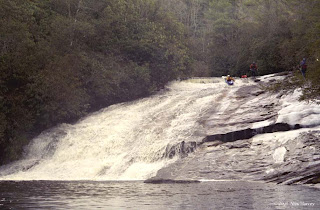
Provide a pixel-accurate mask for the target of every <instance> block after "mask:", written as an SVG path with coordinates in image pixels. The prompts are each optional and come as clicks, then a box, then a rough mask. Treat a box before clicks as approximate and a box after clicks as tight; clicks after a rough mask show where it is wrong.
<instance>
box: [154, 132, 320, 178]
mask: <svg viewBox="0 0 320 210" xmlns="http://www.w3.org/2000/svg"><path fill="white" fill-rule="evenodd" d="M275 135H276V133H275ZM277 135H278V136H279V135H280V134H279V133H278V134H277ZM289 135H292V134H289ZM281 136H283V133H282V134H281V135H280V138H279V139H280V140H273V139H268V138H270V137H264V136H263V135H262V136H257V137H256V138H253V139H247V140H237V141H234V142H226V143H223V142H220V141H214V142H205V143H203V144H202V145H201V146H199V147H198V148H197V151H196V152H195V153H194V154H193V155H189V156H188V157H185V158H183V159H180V160H179V161H177V162H175V163H174V164H172V165H170V166H169V167H167V168H163V169H161V170H160V171H159V172H158V174H157V178H167V179H178V180H188V179H216V180H219V179H237V180H264V181H270V182H276V183H284V184H294V183H302V184H304V183H319V177H320V176H319V175H320V131H317V132H316V131H313V132H303V133H301V134H300V135H298V136H297V137H296V138H293V139H291V140H288V141H284V142H282V141H281ZM277 138H278V137H277Z"/></svg>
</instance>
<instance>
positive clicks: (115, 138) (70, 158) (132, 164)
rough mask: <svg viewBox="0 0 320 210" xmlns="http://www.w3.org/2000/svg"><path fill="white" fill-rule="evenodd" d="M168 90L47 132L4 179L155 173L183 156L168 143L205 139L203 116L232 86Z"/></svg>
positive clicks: (1, 171)
mask: <svg viewBox="0 0 320 210" xmlns="http://www.w3.org/2000/svg"><path fill="white" fill-rule="evenodd" d="M239 83H240V81H239ZM232 88H236V85H235V86H234V87H232ZM166 89H167V90H166V91H163V92H161V93H158V94H156V95H154V96H151V97H149V98H145V99H141V100H138V101H134V102H129V103H122V104H117V105H113V106H110V107H108V108H105V109H103V110H101V111H99V112H96V113H93V114H91V115H89V116H88V117H86V118H84V119H82V120H80V121H79V122H78V123H76V124H74V125H70V124H62V125H60V126H57V127H56V128H53V129H51V130H49V131H45V132H43V133H42V134H41V135H39V136H38V137H37V138H35V139H34V140H33V141H32V142H31V143H30V145H29V146H28V147H27V148H26V152H25V153H26V154H25V157H24V158H23V159H22V160H20V161H17V162H15V163H12V164H10V165H7V166H3V167H2V168H0V179H2V180H140V179H146V178H149V177H151V176H154V175H155V174H156V172H157V171H158V170H159V169H160V168H162V167H164V166H166V165H168V164H170V163H172V162H174V161H175V160H176V159H178V158H179V157H178V156H176V157H174V158H172V159H169V158H168V157H167V156H166V151H167V147H168V145H174V144H177V143H179V142H182V141H186V142H187V141H200V140H201V139H203V138H204V137H205V135H206V134H205V131H204V130H203V127H202V125H201V123H200V119H201V117H202V116H203V113H205V112H206V111H207V110H209V109H212V107H214V105H213V104H214V103H215V101H216V99H217V97H219V95H221V94H222V93H223V92H224V91H228V90H230V87H228V86H227V85H225V83H224V81H223V80H222V79H221V78H208V79H201V80H200V79H198V80H197V79H195V80H187V81H182V82H172V83H171V84H170V85H168V87H167V88H166Z"/></svg>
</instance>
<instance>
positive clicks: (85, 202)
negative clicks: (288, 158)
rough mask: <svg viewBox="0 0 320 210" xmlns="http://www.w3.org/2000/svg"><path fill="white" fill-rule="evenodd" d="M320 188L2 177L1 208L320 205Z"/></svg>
mask: <svg viewBox="0 0 320 210" xmlns="http://www.w3.org/2000/svg"><path fill="white" fill-rule="evenodd" d="M319 197H320V190H319V189H317V188H311V187H306V186H287V185H276V184H272V183H268V184H266V183H260V182H242V181H205V182H200V183H189V184H172V183H171V184H157V185H155V184H146V183H143V182H141V181H113V182H109V181H18V182H13V181H2V182H0V209H153V210H154V209H217V210H218V209H219V210H220V209H264V210H266V209H319V208H320V201H319Z"/></svg>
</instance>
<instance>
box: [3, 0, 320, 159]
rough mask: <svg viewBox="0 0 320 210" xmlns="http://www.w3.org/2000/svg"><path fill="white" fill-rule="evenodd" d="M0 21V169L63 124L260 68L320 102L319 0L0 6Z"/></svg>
mask: <svg viewBox="0 0 320 210" xmlns="http://www.w3.org/2000/svg"><path fill="white" fill-rule="evenodd" d="M0 18H1V22H0V165H2V164H5V163H7V162H10V161H13V160H17V159H19V158H20V157H21V155H22V154H23V147H24V146H25V145H27V144H28V143H29V141H30V140H31V139H32V138H33V137H35V136H36V135H38V134H39V133H40V132H42V131H44V130H45V129H48V128H51V127H53V126H55V125H57V124H59V123H73V122H75V121H76V120H78V119H79V118H81V117H83V116H85V115H86V114H88V113H90V112H93V111H96V110H98V109H100V108H103V107H106V106H109V105H111V104H115V103H119V102H125V101H130V100H135V99H138V98H141V97H145V96H148V95H150V94H152V93H154V92H155V91H158V90H160V89H161V88H163V87H164V86H165V85H166V83H168V82H169V81H172V80H176V79H183V78H188V77H195V76H222V75H226V74H230V75H233V76H241V75H243V74H246V73H248V70H249V65H250V63H252V62H253V61H255V62H256V63H257V64H258V68H259V71H258V72H259V75H265V74H270V73H277V72H284V71H285V72H288V71H289V72H292V73H293V75H295V76H294V77H293V79H292V81H290V85H287V84H285V85H284V86H293V87H301V88H303V92H304V95H303V98H304V99H306V100H312V99H317V98H319V94H320V83H319V82H318V81H319V79H320V62H319V59H320V48H319V46H320V1H318V0H290V1H289V0H28V1H26V0H10V1H8V0H0ZM302 58H306V59H307V64H308V70H307V75H306V80H304V78H302V76H301V74H300V73H299V63H300V61H301V60H302Z"/></svg>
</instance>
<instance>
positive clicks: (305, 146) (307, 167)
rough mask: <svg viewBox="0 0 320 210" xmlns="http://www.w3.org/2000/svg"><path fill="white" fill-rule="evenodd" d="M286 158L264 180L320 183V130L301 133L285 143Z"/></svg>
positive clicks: (290, 182)
mask: <svg viewBox="0 0 320 210" xmlns="http://www.w3.org/2000/svg"><path fill="white" fill-rule="evenodd" d="M285 147H286V149H287V152H286V154H285V157H284V158H285V160H284V161H283V162H282V163H280V164H278V165H274V166H273V167H272V169H273V170H272V172H271V173H269V174H268V175H266V176H265V177H264V180H270V181H275V182H277V183H285V184H293V183H308V184H313V183H319V181H320V180H319V178H320V132H319V131H312V132H306V133H302V134H301V135H299V136H298V137H297V138H295V139H293V140H292V141H290V142H287V143H286V144H285Z"/></svg>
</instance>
